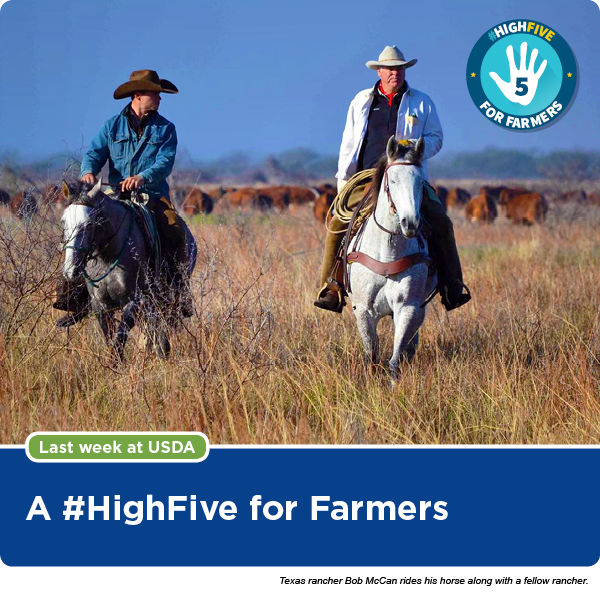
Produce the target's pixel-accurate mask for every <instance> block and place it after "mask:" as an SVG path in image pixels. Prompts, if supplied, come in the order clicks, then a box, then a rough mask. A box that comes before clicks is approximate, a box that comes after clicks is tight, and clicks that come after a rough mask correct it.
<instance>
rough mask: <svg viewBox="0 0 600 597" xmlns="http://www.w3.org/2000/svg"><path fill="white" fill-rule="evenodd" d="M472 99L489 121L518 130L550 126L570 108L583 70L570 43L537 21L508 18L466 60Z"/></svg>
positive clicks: (482, 39)
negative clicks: (578, 65)
mask: <svg viewBox="0 0 600 597" xmlns="http://www.w3.org/2000/svg"><path fill="white" fill-rule="evenodd" d="M467 86H468V88H469V93H470V94H471V99H472V100H473V102H474V103H475V105H476V106H477V108H478V109H479V111H480V112H481V113H482V114H484V115H485V116H486V117H487V119H488V120H489V121H490V122H493V123H494V124H495V125H497V126H500V127H503V128H506V129H509V130H511V131H517V132H531V131H537V130H540V129H544V128H547V127H549V126H552V125H553V124H555V123H556V122H557V121H558V120H560V119H561V118H562V117H563V116H564V115H565V114H566V113H567V111H568V110H569V108H570V107H571V105H572V103H573V101H574V100H575V96H576V95H577V89H578V87H579V69H578V67H577V60H576V58H575V54H573V51H572V50H571V48H570V47H569V44H568V43H567V42H566V41H565V40H564V39H563V38H562V37H561V36H560V35H559V33H558V32H557V31H556V29H554V28H553V27H549V26H548V25H544V24H543V23H540V22H538V21H532V20H529V19H520V20H512V21H505V22H504V23H500V24H499V25H496V26H494V27H492V28H491V29H490V30H489V31H486V32H485V33H484V34H483V35H482V36H481V37H480V38H479V41H478V42H477V43H476V44H475V47H474V48H473V50H472V51H471V55H470V56H469V61H468V63H467Z"/></svg>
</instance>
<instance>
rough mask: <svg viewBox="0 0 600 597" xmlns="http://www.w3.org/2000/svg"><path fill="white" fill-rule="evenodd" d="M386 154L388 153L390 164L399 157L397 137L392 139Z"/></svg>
mask: <svg viewBox="0 0 600 597" xmlns="http://www.w3.org/2000/svg"><path fill="white" fill-rule="evenodd" d="M385 152H386V153H387V158H388V162H393V161H394V159H395V158H396V156H397V155H398V143H397V142H396V137H394V136H393V135H392V136H391V137H390V139H389V141H388V143H387V147H386V150H385Z"/></svg>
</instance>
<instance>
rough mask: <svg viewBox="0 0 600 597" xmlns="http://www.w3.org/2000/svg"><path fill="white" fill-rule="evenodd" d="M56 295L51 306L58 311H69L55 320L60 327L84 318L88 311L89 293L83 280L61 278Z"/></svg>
mask: <svg viewBox="0 0 600 597" xmlns="http://www.w3.org/2000/svg"><path fill="white" fill-rule="evenodd" d="M56 291H57V297H56V300H55V301H54V303H52V307H53V308H54V309H58V310H60V311H69V314H68V315H66V316H65V317H61V319H59V320H58V321H57V322H56V325H57V326H58V327H60V328H62V327H69V326H71V325H74V324H76V323H79V322H80V321H82V320H83V319H85V318H86V317H87V316H88V315H89V312H90V295H89V294H88V290H87V286H86V284H85V282H84V281H83V280H78V281H76V282H69V281H68V280H65V279H63V280H62V281H61V282H59V283H58V286H57V289H56Z"/></svg>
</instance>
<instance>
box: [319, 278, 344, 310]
mask: <svg viewBox="0 0 600 597" xmlns="http://www.w3.org/2000/svg"><path fill="white" fill-rule="evenodd" d="M345 296H346V292H345V291H344V287H343V285H342V284H340V283H339V282H338V281H337V280H333V279H332V278H329V279H328V280H327V284H325V285H324V286H323V287H322V288H321V290H320V291H319V296H318V298H317V300H316V301H315V302H314V303H313V305H314V306H315V307H318V308H319V309H325V310H326V311H333V312H334V313H341V312H342V310H343V309H344V306H345V305H346V301H345V300H344V297H345Z"/></svg>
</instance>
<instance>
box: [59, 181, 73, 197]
mask: <svg viewBox="0 0 600 597" xmlns="http://www.w3.org/2000/svg"><path fill="white" fill-rule="evenodd" d="M61 189H62V194H63V197H64V198H65V201H69V199H71V189H70V188H69V185H68V184H67V181H66V180H63V181H62V183H61Z"/></svg>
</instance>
